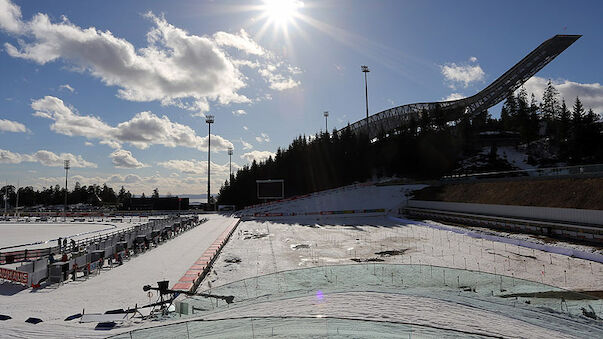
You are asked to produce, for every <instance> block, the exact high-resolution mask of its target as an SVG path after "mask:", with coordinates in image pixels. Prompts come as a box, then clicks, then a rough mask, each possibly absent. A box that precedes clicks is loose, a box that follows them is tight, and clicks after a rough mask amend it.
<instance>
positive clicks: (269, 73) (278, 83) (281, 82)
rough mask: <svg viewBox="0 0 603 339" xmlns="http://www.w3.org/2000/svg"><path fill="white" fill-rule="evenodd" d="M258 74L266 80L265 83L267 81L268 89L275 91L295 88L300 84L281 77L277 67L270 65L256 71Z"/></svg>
mask: <svg viewBox="0 0 603 339" xmlns="http://www.w3.org/2000/svg"><path fill="white" fill-rule="evenodd" d="M279 65H281V64H279ZM258 73H259V74H260V75H261V76H262V77H263V78H264V79H266V81H268V83H269V84H270V88H272V89H274V90H277V91H284V90H286V89H291V88H295V87H297V86H299V85H300V84H301V83H300V82H299V81H296V80H294V79H293V78H292V77H291V76H286V75H283V74H282V72H279V71H278V66H275V65H272V64H270V65H267V66H266V67H265V68H261V69H260V70H258ZM290 73H291V72H290Z"/></svg>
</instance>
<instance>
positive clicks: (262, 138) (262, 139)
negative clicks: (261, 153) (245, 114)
mask: <svg viewBox="0 0 603 339" xmlns="http://www.w3.org/2000/svg"><path fill="white" fill-rule="evenodd" d="M255 140H256V141H257V142H259V143H262V142H270V137H269V136H268V134H266V133H260V136H257V137H255Z"/></svg>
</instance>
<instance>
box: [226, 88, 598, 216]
mask: <svg viewBox="0 0 603 339" xmlns="http://www.w3.org/2000/svg"><path fill="white" fill-rule="evenodd" d="M529 98H530V99H528V94H527V92H526V90H525V88H523V87H522V88H521V89H520V90H519V91H518V93H517V95H516V94H514V93H509V94H508V96H507V98H506V100H505V102H504V105H503V107H502V109H501V114H500V119H494V118H492V116H491V115H490V114H489V113H488V111H484V112H481V113H479V114H476V115H475V116H472V117H469V116H466V115H463V116H462V118H461V119H458V120H455V121H452V122H449V119H447V116H446V114H448V113H450V112H447V111H445V110H443V109H441V108H440V107H436V108H435V110H434V114H431V115H430V114H419V118H418V119H414V118H413V119H411V120H410V121H409V123H408V124H407V125H405V126H401V127H400V128H399V129H398V130H396V131H394V132H393V133H390V135H388V136H386V135H385V133H380V135H379V136H378V137H377V138H376V139H375V140H372V141H370V142H369V140H368V137H367V136H366V135H362V134H353V133H352V132H351V131H350V129H344V130H343V131H341V132H337V131H336V130H333V132H332V133H328V132H326V133H319V134H316V135H315V136H312V137H306V136H305V135H300V136H298V137H297V138H295V139H294V140H293V141H292V143H291V144H290V145H289V146H288V147H287V148H286V149H280V148H279V149H278V150H277V152H276V155H275V157H274V158H273V157H269V158H268V159H267V160H265V161H261V162H259V163H258V162H256V161H253V162H252V163H251V165H246V166H244V167H243V168H241V169H240V170H238V171H237V172H236V174H235V175H233V176H232V177H231V178H230V180H227V181H226V182H225V183H224V184H223V185H222V187H221V188H220V193H219V196H218V203H219V204H234V205H236V206H237V208H242V207H244V206H247V205H251V204H255V203H258V202H259V201H258V199H257V196H256V194H257V193H256V180H264V179H284V181H285V196H294V195H300V194H307V193H311V192H315V191H319V190H324V189H329V188H334V187H339V186H343V185H348V184H352V183H354V182H362V181H366V180H369V179H375V178H382V177H391V176H398V177H409V178H416V179H433V178H440V177H441V176H443V175H446V174H450V173H451V172H452V171H453V170H454V169H455V168H456V166H457V165H458V162H459V161H460V160H462V159H464V158H466V157H468V156H471V155H474V154H476V153H477V152H479V151H480V149H479V148H480V145H482V144H483V143H480V142H479V141H480V140H481V139H483V136H482V134H480V133H482V132H486V131H489V132H497V133H501V134H507V135H509V134H510V135H516V136H517V138H518V143H521V144H526V145H528V146H529V145H530V144H531V143H534V142H536V141H539V140H545V141H546V142H547V143H548V147H549V148H551V149H552V150H553V151H552V152H553V157H554V158H555V159H553V160H554V161H557V162H566V163H567V164H570V165H571V164H586V163H597V162H603V148H602V147H601V144H602V142H603V125H602V123H601V121H600V117H599V115H598V114H595V113H594V112H593V110H592V109H589V110H588V111H585V108H584V106H583V104H582V102H581V100H580V99H579V98H575V101H574V104H573V107H572V108H571V109H570V108H568V107H567V105H566V103H565V99H563V98H561V99H560V98H559V92H558V91H557V90H556V89H555V87H554V86H553V84H552V83H551V81H549V82H548V84H547V87H546V89H545V91H544V95H543V98H542V100H541V103H538V101H537V100H536V98H535V96H534V95H533V94H532V95H531V96H530V97H529ZM490 161H491V162H492V164H491V166H492V167H491V169H492V170H497V169H499V170H506V169H510V168H506V167H504V166H509V164H508V163H506V162H502V161H500V159H498V158H497V156H496V145H492V150H491V157H490Z"/></svg>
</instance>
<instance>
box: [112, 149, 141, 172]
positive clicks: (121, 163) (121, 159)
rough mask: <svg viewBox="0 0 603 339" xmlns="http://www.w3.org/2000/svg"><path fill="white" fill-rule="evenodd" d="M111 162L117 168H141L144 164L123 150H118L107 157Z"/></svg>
mask: <svg viewBox="0 0 603 339" xmlns="http://www.w3.org/2000/svg"><path fill="white" fill-rule="evenodd" d="M109 158H111V162H113V165H114V166H115V167H117V168H142V167H146V165H145V164H143V163H142V162H140V161H138V160H136V158H134V156H133V155H132V152H130V151H126V150H123V149H118V150H116V151H114V152H113V153H111V154H110V155H109Z"/></svg>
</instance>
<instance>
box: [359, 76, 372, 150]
mask: <svg viewBox="0 0 603 339" xmlns="http://www.w3.org/2000/svg"><path fill="white" fill-rule="evenodd" d="M360 69H361V70H362V73H364V97H365V100H366V133H367V134H369V121H368V117H369V113H368V84H367V78H366V74H367V73H369V72H370V71H371V70H370V69H369V68H368V66H360ZM369 140H370V136H369Z"/></svg>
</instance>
